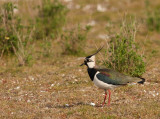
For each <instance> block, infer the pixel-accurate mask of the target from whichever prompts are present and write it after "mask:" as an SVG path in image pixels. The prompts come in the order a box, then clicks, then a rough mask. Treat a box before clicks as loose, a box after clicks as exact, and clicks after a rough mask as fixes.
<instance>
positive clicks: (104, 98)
mask: <svg viewBox="0 0 160 119" xmlns="http://www.w3.org/2000/svg"><path fill="white" fill-rule="evenodd" d="M106 98H107V91H106V90H105V97H104V102H103V104H102V106H104V104H105V101H106Z"/></svg>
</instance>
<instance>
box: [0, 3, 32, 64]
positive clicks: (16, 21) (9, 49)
mask: <svg viewBox="0 0 160 119" xmlns="http://www.w3.org/2000/svg"><path fill="white" fill-rule="evenodd" d="M14 9H16V6H14V4H13V3H11V2H6V3H4V4H3V5H2V7H1V11H0V53H1V57H2V56H3V55H4V54H6V55H9V54H13V55H16V56H17V58H18V61H19V64H20V65H24V64H25V58H26V57H28V56H27V52H26V51H25V47H26V45H27V43H28V40H29V39H30V38H31V34H30V33H31V28H30V27H28V26H24V25H22V23H21V19H20V18H19V17H18V16H16V15H15V14H14Z"/></svg>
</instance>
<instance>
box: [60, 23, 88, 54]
mask: <svg viewBox="0 0 160 119" xmlns="http://www.w3.org/2000/svg"><path fill="white" fill-rule="evenodd" d="M89 30H90V26H86V28H85V29H82V28H81V27H80V26H78V27H77V28H74V29H72V30H69V31H66V32H65V33H64V34H63V35H62V42H63V45H62V46H63V54H65V55H76V56H80V55H84V54H85V52H84V47H85V44H86V40H87V34H88V31H89Z"/></svg>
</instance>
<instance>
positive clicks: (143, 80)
mask: <svg viewBox="0 0 160 119" xmlns="http://www.w3.org/2000/svg"><path fill="white" fill-rule="evenodd" d="M138 78H140V79H142V80H141V81H139V82H138V83H139V84H144V82H145V80H146V79H144V78H141V77H138Z"/></svg>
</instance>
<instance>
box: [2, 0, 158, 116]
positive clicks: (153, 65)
mask: <svg viewBox="0 0 160 119" xmlns="http://www.w3.org/2000/svg"><path fill="white" fill-rule="evenodd" d="M99 2H102V3H103V4H108V5H109V6H108V8H107V11H106V12H107V14H105V13H101V14H100V15H99V14H97V11H96V4H97V3H99ZM15 3H16V4H17V6H18V10H19V12H21V15H22V19H23V20H22V23H24V24H29V23H28V21H27V18H29V16H32V17H33V18H34V19H35V18H36V15H37V14H38V11H36V10H35V9H34V8H35V6H37V4H38V5H39V4H40V3H41V1H40V0H38V1H37V2H34V1H28V0H27V1H25V0H24V1H16V2H15ZM70 3H72V4H74V5H73V7H74V6H75V5H77V4H81V5H82V6H85V5H87V4H90V3H92V5H93V7H92V8H91V11H92V12H93V14H92V13H90V12H87V11H83V10H82V9H83V7H82V8H81V7H80V8H79V9H74V8H72V9H70V11H69V12H68V14H67V16H66V18H67V19H68V18H69V20H67V24H66V27H65V28H71V26H72V27H73V26H75V25H77V24H78V23H79V24H80V25H81V26H82V27H85V26H86V24H87V23H88V22H89V21H92V20H95V21H96V24H95V25H94V26H92V29H91V30H90V32H88V35H87V36H88V38H87V40H86V42H85V45H86V46H85V47H84V51H85V53H86V54H90V53H91V52H92V51H93V50H96V47H95V44H96V45H97V46H100V45H101V44H102V43H104V44H105V43H106V40H105V39H100V38H99V37H98V35H99V34H104V33H105V34H107V33H106V31H105V27H106V24H107V23H108V22H111V21H112V23H113V25H118V24H119V23H120V21H121V19H122V18H123V15H124V14H125V12H126V11H127V12H128V14H137V19H138V21H140V19H142V18H143V19H144V20H145V18H146V16H145V14H144V13H145V12H146V11H145V10H146V9H144V6H143V5H140V3H144V1H142V0H140V1H139V0H135V1H134V2H133V3H132V2H128V1H127V0H123V1H117V0H112V1H103V0H102V1H91V0H86V1H80V0H78V1H72V2H63V3H62V4H63V5H69V4H70ZM153 3H155V4H159V0H155V1H154V2H153ZM0 4H2V2H0ZM144 4H145V3H144ZM28 5H29V7H27V6H28ZM137 5H138V7H137ZM152 7H153V9H154V4H153V6H152ZM24 8H26V9H24ZM115 8H116V9H117V10H118V12H115V11H112V10H114V9H115ZM26 11H30V12H26ZM77 13H79V14H80V15H78V14H77ZM17 14H18V13H17ZM19 14H20V13H19ZM23 15H24V16H23ZM101 15H104V19H103V17H102V16H101ZM83 16H85V17H83ZM99 16H100V17H101V18H100V19H98V17H99ZM108 18H109V19H108ZM106 20H109V21H106ZM141 30H142V31H141ZM118 31H119V29H117V28H115V33H117V32H118ZM107 35H110V34H107ZM146 35H147V38H146ZM35 40H36V39H35ZM61 40H62V39H61V38H55V39H54V40H53V39H52V38H48V39H41V40H37V41H35V42H31V44H30V45H29V46H30V47H31V48H30V47H27V48H28V50H27V51H31V53H30V55H32V60H33V64H32V65H30V66H28V65H24V66H23V67H19V66H17V62H16V57H14V56H12V57H10V56H4V57H2V58H1V59H0V95H1V96H0V105H1V108H0V112H1V115H0V118H31V119H32V118H51V119H52V118H54V119H59V118H60V119H63V118H69V119H75V118H86V119H90V118H93V119H106V118H108V119H128V118H129V119H130V118H131V119H132V118H135V119H136V118H143V119H149V118H152V119H158V118H160V113H159V112H160V107H159V105H160V101H159V96H160V94H159V93H160V92H159V87H160V83H159V81H160V79H159V77H160V74H159V71H160V68H159V67H160V64H159V60H160V53H159V52H157V51H159V50H160V47H159V34H158V33H157V32H155V31H152V32H150V31H148V29H147V26H146V25H145V23H142V24H141V28H140V30H139V31H138V32H137V35H136V39H135V41H136V42H137V43H138V44H139V45H140V47H141V48H143V47H144V48H145V50H144V53H145V57H146V62H147V65H146V72H145V73H144V74H143V75H142V76H143V77H144V78H145V79H146V81H147V83H146V84H144V85H130V86H126V87H121V88H117V89H115V90H112V95H111V106H110V107H107V106H105V107H104V108H101V107H98V105H100V104H101V103H102V102H103V98H104V97H103V96H104V95H103V94H104V91H103V90H100V89H98V88H96V87H95V86H94V85H93V82H92V81H90V79H89V76H88V74H87V71H86V67H79V65H80V64H81V63H82V62H83V58H81V57H78V56H74V55H61V53H62V47H61V44H60V43H61ZM143 43H144V44H145V45H143ZM154 50H155V51H154ZM101 53H103V50H102V51H101ZM96 58H97V59H98V58H100V57H99V55H97V56H96ZM91 102H92V103H95V104H96V106H91V105H90V103H91Z"/></svg>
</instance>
